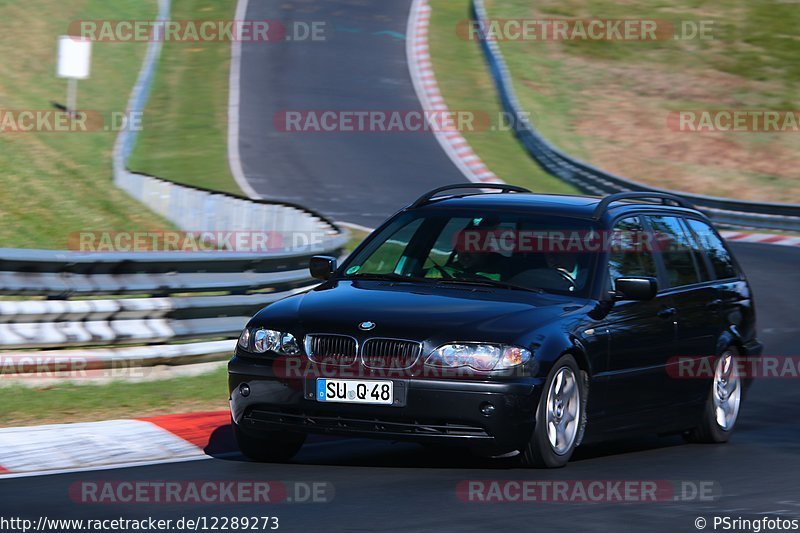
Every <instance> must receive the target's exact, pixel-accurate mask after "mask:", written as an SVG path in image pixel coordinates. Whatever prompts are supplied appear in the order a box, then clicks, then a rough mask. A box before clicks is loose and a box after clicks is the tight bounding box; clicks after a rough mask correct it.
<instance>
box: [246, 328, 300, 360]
mask: <svg viewBox="0 0 800 533" xmlns="http://www.w3.org/2000/svg"><path fill="white" fill-rule="evenodd" d="M251 338H252V346H251V343H250V340H251ZM239 346H241V347H242V348H244V349H245V350H249V351H251V352H255V353H266V352H275V353H278V354H281V355H298V354H300V353H301V351H300V343H299V342H297V339H296V338H295V336H294V335H292V334H291V333H286V332H282V331H275V330H272V329H264V328H252V330H251V329H248V328H245V330H244V331H242V334H241V336H240V337H239Z"/></svg>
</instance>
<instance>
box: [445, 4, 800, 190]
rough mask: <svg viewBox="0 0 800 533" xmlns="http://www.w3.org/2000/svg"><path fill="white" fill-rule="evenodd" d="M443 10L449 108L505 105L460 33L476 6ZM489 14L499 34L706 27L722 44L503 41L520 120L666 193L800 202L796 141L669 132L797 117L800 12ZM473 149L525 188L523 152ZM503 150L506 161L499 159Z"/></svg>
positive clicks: (594, 9)
mask: <svg viewBox="0 0 800 533" xmlns="http://www.w3.org/2000/svg"><path fill="white" fill-rule="evenodd" d="M431 4H432V6H433V20H432V27H431V29H432V32H433V36H434V40H433V48H432V53H433V56H434V64H435V67H436V68H437V74H438V77H439V78H440V80H442V81H441V83H442V86H443V91H444V95H445V98H446V99H447V102H448V105H449V106H450V107H451V108H456V109H457V108H460V107H470V106H477V107H478V108H480V106H482V105H483V106H489V105H490V104H493V103H494V102H495V100H496V94H495V93H494V91H493V90H491V91H489V90H487V87H488V84H487V82H486V79H487V78H488V75H486V72H487V69H486V66H485V65H484V64H483V63H482V62H480V61H478V60H477V54H478V52H477V49H478V48H477V43H475V42H472V41H467V40H464V39H462V38H461V37H459V36H457V35H456V24H458V23H459V22H461V21H464V20H466V19H467V18H468V10H467V6H468V0H456V1H453V0H432V1H431ZM486 4H487V8H488V12H489V16H490V18H491V19H499V20H503V19H536V20H543V19H553V18H568V19H570V18H572V19H650V20H652V19H656V20H662V21H667V22H670V23H671V24H672V26H673V27H674V28H676V29H678V30H679V29H680V28H682V27H684V26H683V25H684V23H687V24H688V27H692V25H694V26H695V27H698V26H699V24H701V23H704V24H707V25H706V27H707V28H711V31H710V35H711V36H712V37H713V39H700V38H686V39H684V38H678V39H675V38H672V37H673V36H674V35H672V34H670V35H668V36H667V37H668V38H666V39H663V40H657V41H655V42H642V41H627V42H626V41H616V42H614V41H596V40H595V41H592V40H586V41H581V40H560V41H553V40H542V39H538V40H534V39H528V40H501V41H499V45H500V48H501V50H502V52H503V55H504V57H505V59H506V62H507V64H508V67H509V69H510V71H511V75H512V78H513V80H514V85H515V89H516V91H517V94H518V96H519V100H520V104H521V106H522V107H523V109H524V110H526V111H528V112H529V113H530V114H531V116H532V118H533V121H534V123H535V124H536V126H537V127H538V128H539V129H540V130H541V131H542V133H543V134H544V135H545V137H547V138H548V139H549V140H551V141H552V142H553V143H554V144H556V145H557V146H559V147H561V148H562V149H564V150H565V151H567V152H568V153H570V154H572V155H574V156H576V157H579V158H582V159H585V160H588V161H589V162H591V163H593V164H595V165H597V166H599V167H601V168H604V169H606V170H609V171H611V172H614V173H616V174H619V175H622V176H625V177H628V178H630V179H634V180H636V181H640V182H643V183H648V184H650V185H653V186H657V187H663V188H668V189H674V190H680V191H686V192H693V193H698V194H711V195H716V196H727V197H734V198H744V199H751V200H756V201H778V202H797V201H798V198H800V165H798V162H800V156H798V154H800V137H798V135H797V133H796V132H789V133H763V132H754V133H751V132H747V133H730V132H722V131H717V132H705V133H691V132H685V131H676V130H675V129H674V127H672V126H670V125H669V123H668V120H667V119H668V116H669V114H670V112H674V111H710V112H713V111H715V110H757V111H786V110H796V109H798V97H799V96H800V89H798V84H797V80H798V79H799V78H800V68H798V63H797V61H795V60H793V59H792V58H794V57H797V55H798V53H800V40H798V39H797V38H796V31H795V30H794V28H796V27H797V26H798V25H800V10H798V9H796V6H795V5H794V4H787V3H785V2H780V1H778V0H767V1H764V2H754V3H753V2H751V3H742V2H739V1H737V0H720V1H717V2H705V1H698V0H675V1H671V2H655V3H654V2H649V1H646V0H632V1H628V2H622V3H620V2H616V1H613V0H591V1H590V0H568V1H563V0H536V1H535V2H530V1H529V0H486ZM708 23H710V25H708ZM474 100H477V102H475V103H473V101H474ZM481 102H483V103H481ZM473 137H474V136H473ZM473 137H468V140H470V142H472V143H474V144H475V147H476V151H478V152H479V155H481V157H483V158H484V160H485V161H486V162H487V164H488V165H489V167H490V168H492V169H493V170H495V172H497V173H498V174H503V175H508V176H513V174H511V173H508V171H507V170H506V168H507V167H508V166H512V165H513V166H515V167H516V166H521V163H519V158H516V157H515V156H514V154H513V153H510V152H513V150H512V149H511V148H505V149H500V148H495V147H494V146H489V145H488V143H486V144H484V145H482V144H481V143H480V140H479V139H477V138H473ZM509 143H510V144H515V145H516V143H514V141H510V142H509ZM493 150H504V151H499V152H497V154H496V155H495V154H493V153H492V151H493ZM497 159H503V160H501V161H497ZM527 172H528V171H526V173H527ZM501 177H504V176H501ZM509 181H513V182H515V183H518V182H519V181H518V180H516V179H509Z"/></svg>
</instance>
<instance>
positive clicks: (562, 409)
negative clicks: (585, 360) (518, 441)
mask: <svg viewBox="0 0 800 533" xmlns="http://www.w3.org/2000/svg"><path fill="white" fill-rule="evenodd" d="M586 396H587V395H586V387H585V385H584V380H583V374H582V373H581V370H580V368H579V367H578V363H577V362H576V361H575V358H574V357H572V356H571V355H569V354H567V355H565V356H563V357H562V358H561V359H559V360H558V361H556V363H555V364H554V365H553V368H552V369H551V370H550V373H549V374H548V376H547V381H545V386H544V389H543V390H542V397H541V399H540V400H539V407H538V408H537V409H536V425H535V427H534V430H533V434H532V435H531V438H530V441H528V444H527V445H526V446H525V448H524V449H523V450H522V454H521V460H522V464H523V465H524V466H532V467H535V468H559V467H562V466H564V465H565V464H567V462H568V461H569V459H570V457H572V453H573V452H574V451H575V447H576V446H577V445H578V443H579V442H580V438H581V436H582V433H583V429H584V423H585V420H586Z"/></svg>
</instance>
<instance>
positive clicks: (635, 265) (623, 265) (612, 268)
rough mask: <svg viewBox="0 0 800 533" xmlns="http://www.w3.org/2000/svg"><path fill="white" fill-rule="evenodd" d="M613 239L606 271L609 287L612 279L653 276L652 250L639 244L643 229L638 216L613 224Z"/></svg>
mask: <svg viewBox="0 0 800 533" xmlns="http://www.w3.org/2000/svg"><path fill="white" fill-rule="evenodd" d="M613 234H614V235H613V239H614V242H615V246H614V248H613V249H612V252H611V258H610V260H609V262H608V273H609V276H610V278H611V288H612V289H613V288H614V280H615V279H617V278H623V277H628V276H639V277H647V278H655V277H656V276H657V272H656V263H655V260H654V259H653V252H652V251H651V250H650V249H649V247H647V246H641V243H642V238H643V236H644V229H643V227H642V222H641V220H640V219H639V217H631V218H625V219H622V220H620V221H618V222H617V223H616V224H615V225H614V229H613Z"/></svg>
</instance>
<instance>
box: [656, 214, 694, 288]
mask: <svg viewBox="0 0 800 533" xmlns="http://www.w3.org/2000/svg"><path fill="white" fill-rule="evenodd" d="M649 219H650V225H651V226H652V228H651V229H652V231H653V238H654V246H655V249H656V253H660V254H661V257H662V258H663V259H664V267H665V268H666V271H667V284H668V286H669V287H681V286H683V285H691V284H692V283H698V282H700V281H701V278H700V275H699V273H698V271H697V265H696V258H695V257H694V251H693V250H692V239H691V238H690V236H689V235H687V233H686V230H685V229H684V227H683V226H682V225H681V221H680V219H678V218H677V217H668V216H651V217H649Z"/></svg>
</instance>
